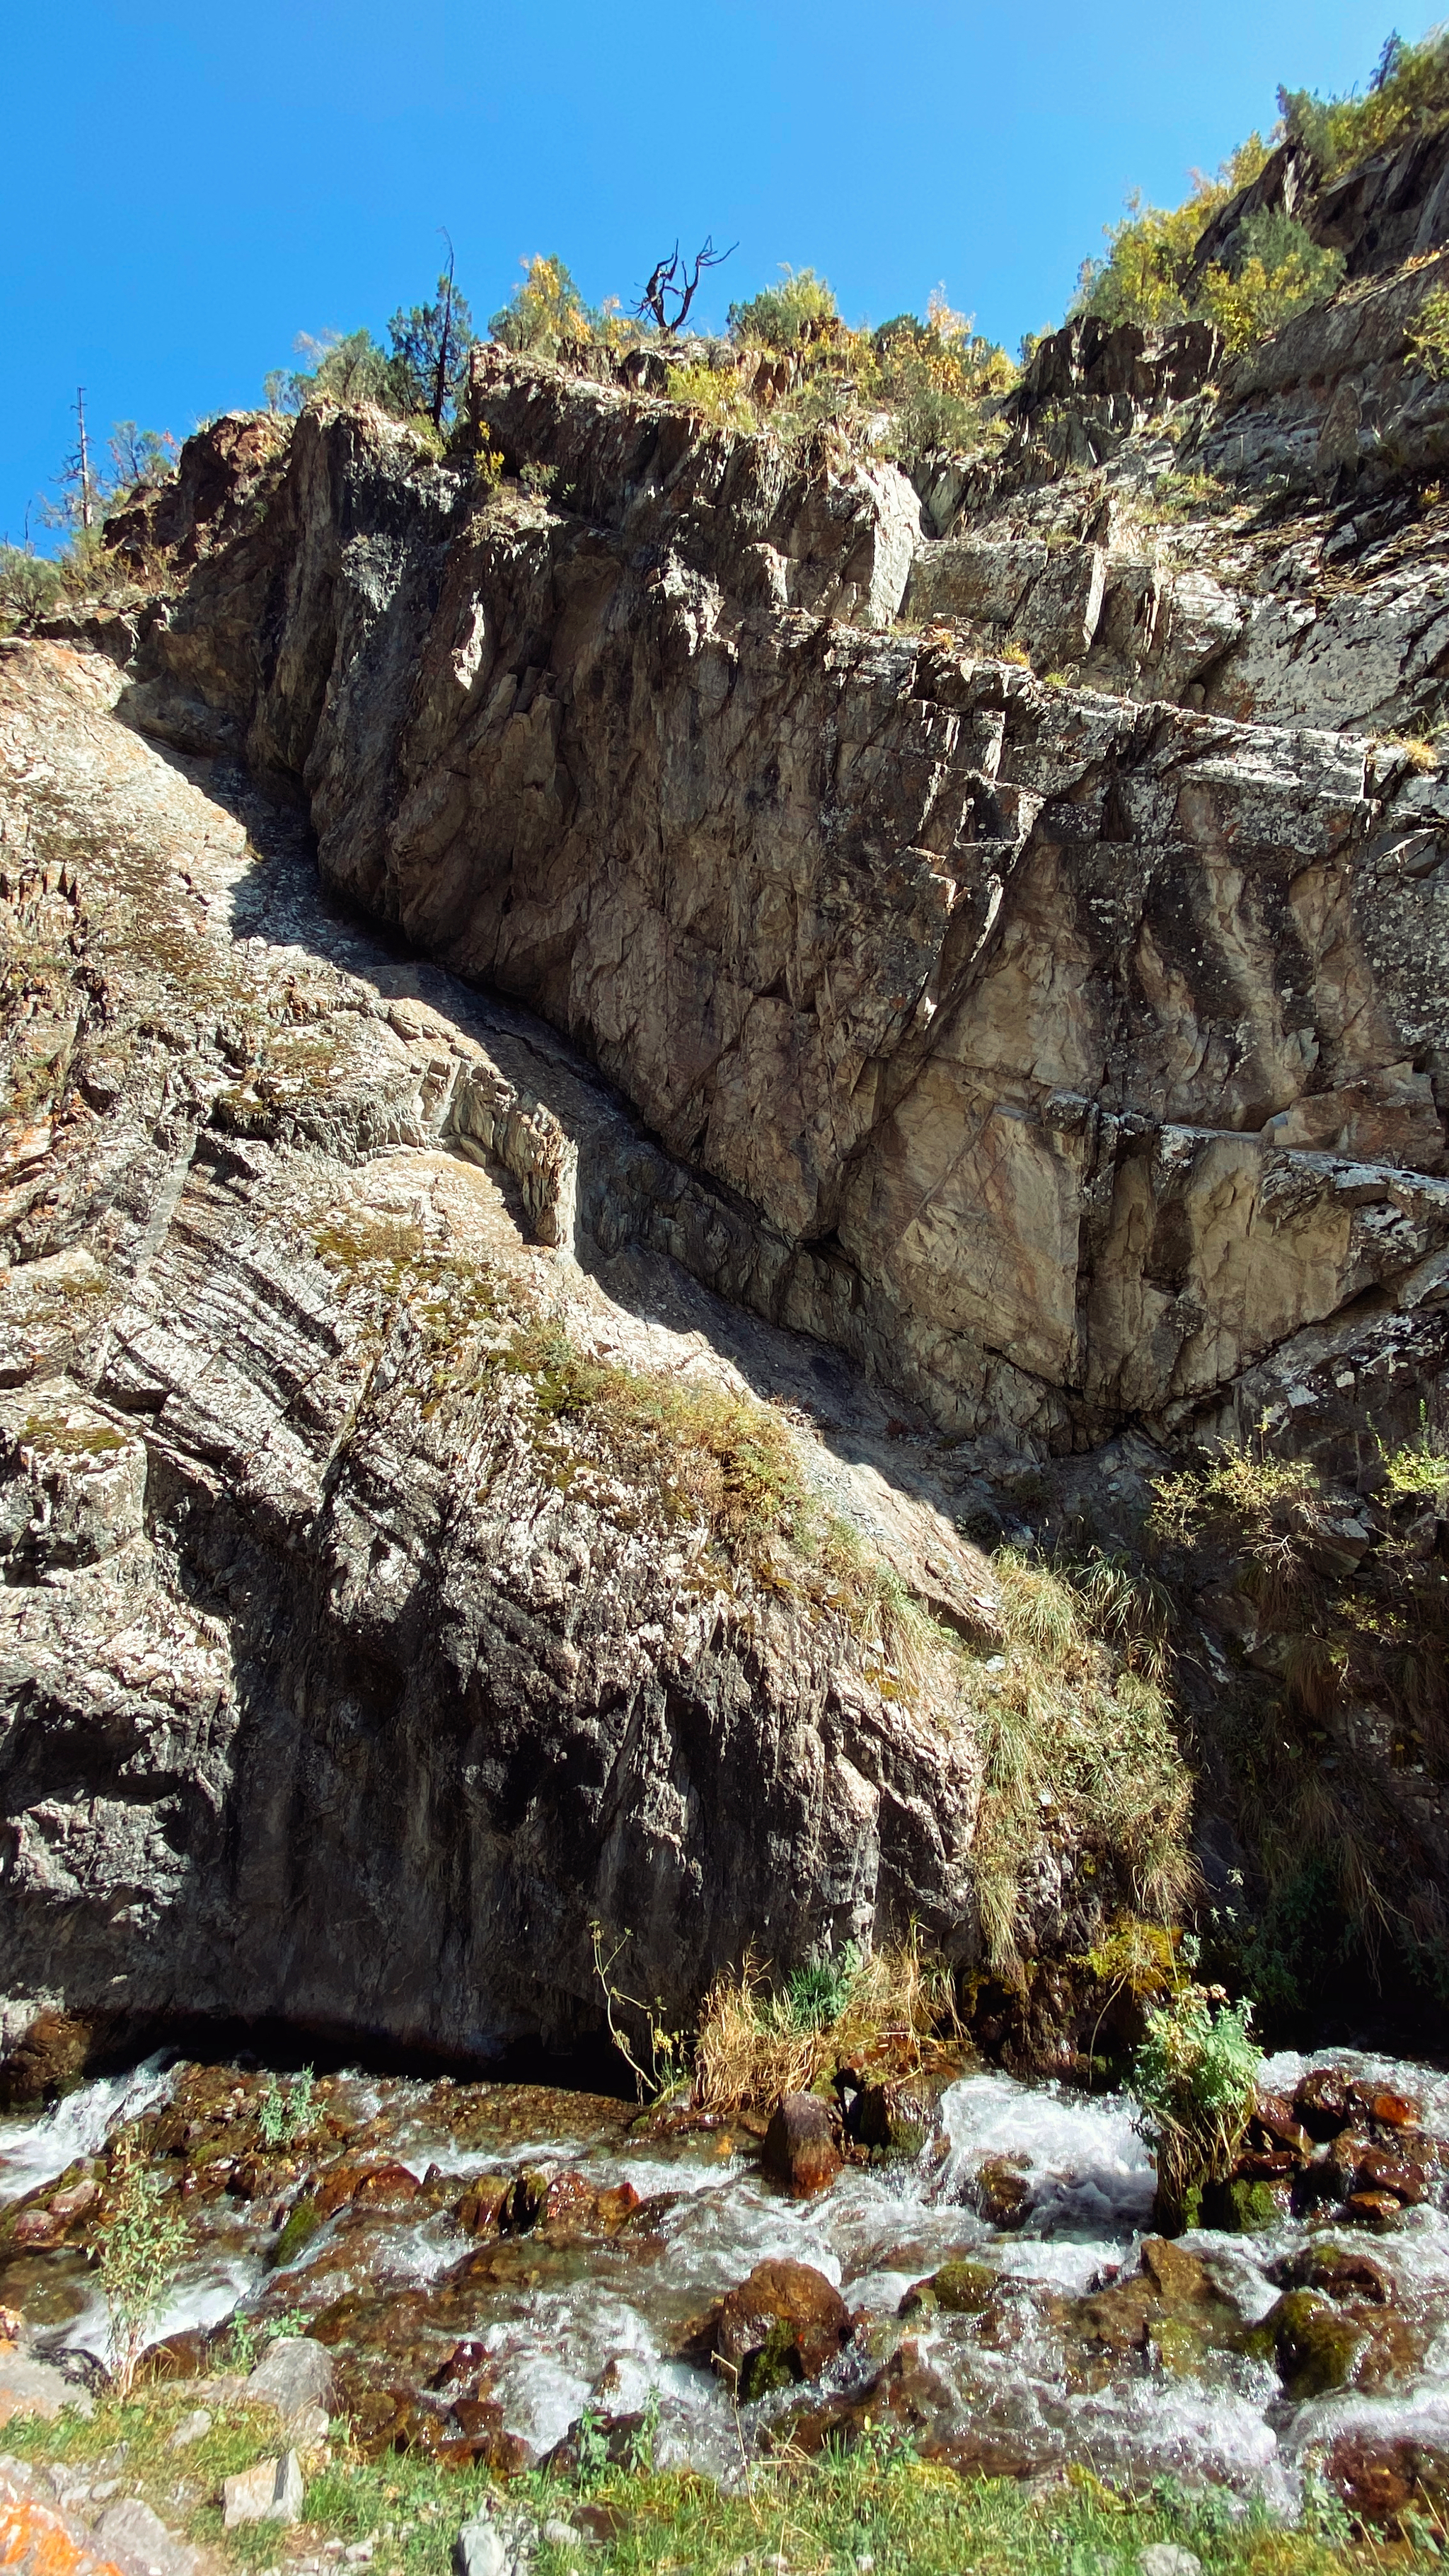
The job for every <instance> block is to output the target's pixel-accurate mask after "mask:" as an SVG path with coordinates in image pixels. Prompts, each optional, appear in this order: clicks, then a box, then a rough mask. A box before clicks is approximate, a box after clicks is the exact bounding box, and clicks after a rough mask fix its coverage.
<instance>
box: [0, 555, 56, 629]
mask: <svg viewBox="0 0 1449 2576" xmlns="http://www.w3.org/2000/svg"><path fill="white" fill-rule="evenodd" d="M60 587H61V576H60V567H59V565H58V564H54V563H52V562H51V561H50V559H49V557H48V556H47V555H38V554H37V553H36V552H35V549H34V547H33V546H0V618H3V619H4V621H5V625H6V627H7V629H9V628H10V627H12V626H29V625H30V624H31V623H32V621H33V620H34V619H35V618H37V617H39V616H41V615H42V614H43V612H44V611H45V610H46V609H47V608H52V607H53V606H54V604H55V602H56V600H57V599H58V598H59V596H60Z"/></svg>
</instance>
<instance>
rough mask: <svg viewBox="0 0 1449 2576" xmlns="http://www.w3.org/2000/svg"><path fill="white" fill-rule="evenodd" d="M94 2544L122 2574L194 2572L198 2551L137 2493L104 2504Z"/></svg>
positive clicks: (164, 2575)
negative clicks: (169, 2529)
mask: <svg viewBox="0 0 1449 2576" xmlns="http://www.w3.org/2000/svg"><path fill="white" fill-rule="evenodd" d="M96 2546H97V2549H98V2550H99V2552H100V2554H101V2556H102V2558H109V2559H110V2560H111V2561H112V2562H113V2564H114V2565H115V2566H117V2567H119V2568H120V2569H121V2570H122V2576H195V2571H196V2569H197V2568H199V2567H200V2565H201V2552H200V2551H199V2550H198V2549H193V2548H192V2547H191V2545H190V2543H189V2541H185V2540H182V2539H181V2538H180V2536H179V2535H178V2534H177V2533H176V2532H174V2531H168V2530H167V2528H166V2525H165V2523H164V2522H163V2521H162V2520H161V2517H160V2515H159V2514H157V2513H153V2512H152V2510H151V2507H150V2506H149V2505H148V2504H146V2503H144V2502H143V2501H142V2499H141V2497H140V2496H127V2497H125V2498H124V2499H123V2500H122V2501H120V2502H118V2503H116V2504H111V2505H107V2507H106V2510H105V2512H104V2513H103V2514H102V2516H101V2518H100V2521H99V2522H98V2523H97V2525H96Z"/></svg>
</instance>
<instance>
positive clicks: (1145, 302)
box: [1072, 134, 1269, 329]
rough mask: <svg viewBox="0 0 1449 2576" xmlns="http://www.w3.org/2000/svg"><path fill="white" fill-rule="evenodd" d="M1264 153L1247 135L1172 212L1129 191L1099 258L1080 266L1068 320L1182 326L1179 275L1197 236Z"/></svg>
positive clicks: (1251, 175)
mask: <svg viewBox="0 0 1449 2576" xmlns="http://www.w3.org/2000/svg"><path fill="white" fill-rule="evenodd" d="M1268 149H1269V147H1268V145H1267V144H1266V143H1265V142H1264V140H1263V138H1262V136H1261V134H1250V135H1249V137H1248V139H1247V141H1246V143H1241V144H1239V146H1238V149H1237V151H1236V152H1234V153H1233V154H1232V155H1231V156H1230V157H1229V159H1228V160H1226V161H1225V162H1224V163H1223V166H1222V168H1221V169H1220V170H1219V171H1218V173H1217V176H1216V177H1215V178H1213V179H1205V178H1203V177H1202V175H1201V174H1200V173H1199V174H1197V175H1196V176H1195V177H1194V179H1193V183H1192V187H1191V190H1190V191H1189V193H1188V195H1187V196H1186V197H1185V198H1184V199H1183V201H1182V204H1181V205H1180V206H1171V207H1167V206H1149V205H1144V203H1143V201H1142V197H1141V195H1140V193H1139V192H1137V191H1136V190H1134V192H1133V194H1132V195H1131V196H1130V197H1129V198H1128V200H1127V212H1126V215H1125V216H1124V217H1123V219H1122V221H1121V222H1120V223H1118V224H1108V225H1107V226H1106V227H1105V230H1106V235H1107V242H1108V251H1107V257H1106V258H1105V259H1104V260H1095V259H1085V260H1083V262H1082V265H1081V269H1080V272H1079V274H1078V278H1077V292H1076V295H1075V296H1074V298H1073V301H1072V310H1073V312H1074V313H1095V314H1098V315H1099V316H1100V317H1101V319H1102V320H1103V321H1104V322H1136V323H1140V324H1141V325H1142V326H1143V327H1144V328H1148V329H1150V328H1153V327H1154V326H1158V325H1161V324H1165V323H1169V322H1181V321H1183V320H1184V319H1185V318H1186V316H1187V312H1188V309H1189V308H1188V301H1187V274H1188V270H1189V269H1190V267H1191V265H1192V255H1193V252H1194V251H1195V250H1196V248H1197V245H1198V241H1199V238H1200V237H1201V234H1202V231H1203V228H1204V226H1205V225H1207V224H1208V223H1210V222H1211V221H1212V218H1213V216H1214V215H1216V214H1218V213H1220V212H1221V210H1222V208H1223V207H1224V206H1225V205H1226V204H1227V203H1228V200H1229V198H1230V197H1234V196H1236V194H1237V192H1238V190H1239V189H1240V188H1246V187H1247V186H1248V185H1249V183H1250V182H1251V181H1252V180H1254V179H1256V178H1257V176H1258V173H1259V171H1260V170H1261V169H1262V167H1263V164H1264V162H1265V161H1266V160H1267V158H1268Z"/></svg>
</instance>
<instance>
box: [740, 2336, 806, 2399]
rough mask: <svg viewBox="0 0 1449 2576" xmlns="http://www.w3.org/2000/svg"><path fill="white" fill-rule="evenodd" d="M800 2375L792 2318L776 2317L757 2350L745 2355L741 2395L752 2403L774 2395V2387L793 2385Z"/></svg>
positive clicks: (798, 2352)
mask: <svg viewBox="0 0 1449 2576" xmlns="http://www.w3.org/2000/svg"><path fill="white" fill-rule="evenodd" d="M802 2376H803V2373H802V2371H801V2367H800V2351H799V2341H798V2336H797V2332H796V2327H795V2322H794V2319H793V2318H791V2317H777V2318H776V2319H775V2322H774V2324H773V2325H772V2326H771V2328H770V2331H769V2333H768V2334H767V2335H766V2337H765V2340H764V2342H763V2343H762V2344H761V2345H760V2347H759V2349H758V2351H756V2352H752V2353H748V2354H747V2355H746V2357H745V2361H744V2364H743V2366H742V2368H741V2371H740V2395H741V2397H742V2398H744V2400H745V2402H746V2404H750V2405H752V2404H753V2403H754V2401H755V2399H756V2398H757V2397H770V2396H773V2394H774V2392H775V2390H776V2389H777V2388H793V2387H794V2385H795V2383H796V2381H797V2380H798V2379H800V2378H801V2377H802Z"/></svg>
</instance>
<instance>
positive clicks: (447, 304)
mask: <svg viewBox="0 0 1449 2576" xmlns="http://www.w3.org/2000/svg"><path fill="white" fill-rule="evenodd" d="M438 230H439V232H440V233H442V235H443V239H444V241H445V242H446V243H447V245H448V283H447V286H446V289H445V290H444V295H443V328H442V330H441V332H440V333H439V336H438V364H437V368H436V370H435V372H434V376H433V427H434V429H441V428H442V426H443V405H444V403H445V402H446V401H447V399H448V344H449V340H450V337H451V334H452V329H453V237H452V235H451V233H449V232H446V231H444V228H443V226H442V225H441V224H439V226H438Z"/></svg>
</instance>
